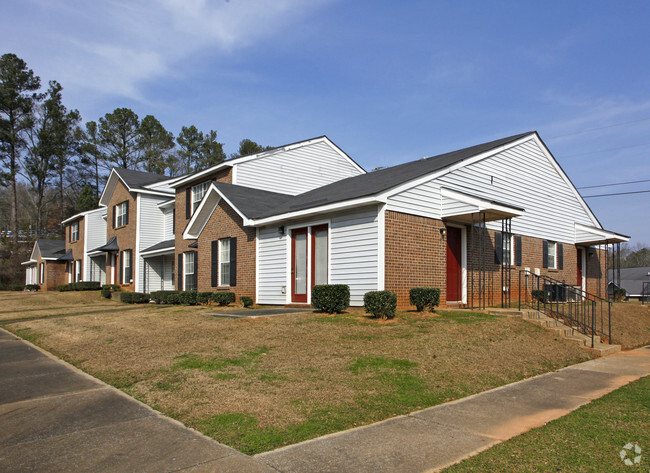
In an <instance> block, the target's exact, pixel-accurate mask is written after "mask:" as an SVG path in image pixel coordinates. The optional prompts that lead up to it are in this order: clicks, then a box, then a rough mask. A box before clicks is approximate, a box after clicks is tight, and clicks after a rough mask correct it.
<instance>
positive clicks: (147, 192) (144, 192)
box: [132, 189, 176, 197]
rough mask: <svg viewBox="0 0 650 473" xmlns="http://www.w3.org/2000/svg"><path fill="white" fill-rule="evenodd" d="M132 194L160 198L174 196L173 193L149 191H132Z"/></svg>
mask: <svg viewBox="0 0 650 473" xmlns="http://www.w3.org/2000/svg"><path fill="white" fill-rule="evenodd" d="M132 192H135V193H138V194H149V195H159V196H161V197H174V196H175V195H176V194H175V193H174V192H164V191H152V190H149V189H134V190H133V191H132Z"/></svg>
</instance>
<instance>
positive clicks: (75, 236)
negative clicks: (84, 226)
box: [70, 220, 79, 243]
mask: <svg viewBox="0 0 650 473" xmlns="http://www.w3.org/2000/svg"><path fill="white" fill-rule="evenodd" d="M78 240H79V221H78V220H77V221H76V222H74V223H72V224H71V225H70V243H74V242H75V241H78Z"/></svg>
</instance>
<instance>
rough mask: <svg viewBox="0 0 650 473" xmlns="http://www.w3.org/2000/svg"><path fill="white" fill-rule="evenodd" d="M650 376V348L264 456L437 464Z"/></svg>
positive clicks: (283, 465) (408, 468)
mask: <svg viewBox="0 0 650 473" xmlns="http://www.w3.org/2000/svg"><path fill="white" fill-rule="evenodd" d="M647 375H650V347H645V348H640V349H637V350H633V351H629V352H622V353H618V354H616V355H612V356H609V357H606V358H599V359H596V360H591V361H587V362H585V363H581V364H578V365H574V366H571V367H568V368H564V369H562V370H560V371H556V372H553V373H548V374H545V375H541V376H537V377H535V378H531V379H528V380H524V381H520V382H518V383H513V384H510V385H508V386H504V387H501V388H497V389H493V390H491V391H487V392H484V393H480V394H476V395H474V396H470V397H468V398H464V399H461V400H458V401H454V402H450V403H447V404H443V405H440V406H437V407H431V408H429V409H424V410H422V411H419V412H414V413H412V414H410V415H407V416H401V417H396V418H394V419H390V420H387V421H384V422H379V423H376V424H372V425H369V426H365V427H360V428H356V429H352V430H347V431H344V432H340V433H336V434H332V435H328V436H325V437H321V438H317V439H314V440H309V441H307V442H303V443H300V444H296V445H291V446H288V447H285V448H281V449H278V450H274V451H271V452H267V453H262V454H260V455H257V456H256V457H255V458H258V459H261V460H263V461H264V462H266V463H268V464H269V465H271V466H273V467H274V468H276V469H277V470H278V471H281V472H286V473H288V472H292V473H301V472H310V473H311V472H350V471H354V472H358V473H362V472H369V473H370V472H372V473H379V472H405V473H406V472H408V473H416V472H425V471H438V470H440V469H442V468H444V467H446V466H449V465H451V464H454V463H457V462H459V461H461V460H462V459H464V458H467V457H470V456H472V455H474V454H476V453H478V452H480V451H482V450H485V449H487V448H489V447H491V446H492V445H495V444H497V443H500V442H503V441H504V440H507V439H510V438H512V437H514V436H516V435H519V434H522V433H524V432H526V431H528V430H530V429H533V428H535V427H540V426H542V425H544V424H545V423H547V422H549V421H551V420H553V419H557V418H559V417H562V416H564V415H566V414H568V413H569V412H571V411H573V410H575V409H577V408H578V407H580V406H582V405H583V404H586V403H588V402H589V401H591V400H593V399H597V398H599V397H602V396H604V395H605V394H607V393H609V392H611V391H614V390H615V389H618V388H620V387H621V386H624V385H625V384H628V383H630V382H632V381H634V380H637V379H639V378H641V377H644V376H647Z"/></svg>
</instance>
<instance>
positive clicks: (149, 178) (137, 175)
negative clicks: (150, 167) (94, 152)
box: [114, 168, 171, 189]
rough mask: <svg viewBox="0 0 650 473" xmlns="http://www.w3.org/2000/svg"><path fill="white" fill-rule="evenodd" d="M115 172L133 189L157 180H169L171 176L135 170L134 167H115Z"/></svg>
mask: <svg viewBox="0 0 650 473" xmlns="http://www.w3.org/2000/svg"><path fill="white" fill-rule="evenodd" d="M114 169H115V172H116V173H117V174H118V175H119V176H120V177H121V178H122V180H123V181H124V182H125V183H126V185H127V186H129V188H131V189H136V188H139V187H145V186H149V185H151V184H155V183H156V182H162V181H167V180H169V179H171V177H167V176H161V175H160V174H154V173H152V172H144V171H134V170H132V169H124V168H114Z"/></svg>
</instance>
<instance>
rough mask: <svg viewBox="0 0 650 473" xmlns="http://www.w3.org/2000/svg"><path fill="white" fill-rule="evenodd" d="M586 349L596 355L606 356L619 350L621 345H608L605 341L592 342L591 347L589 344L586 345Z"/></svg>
mask: <svg viewBox="0 0 650 473" xmlns="http://www.w3.org/2000/svg"><path fill="white" fill-rule="evenodd" d="M587 351H589V352H590V353H591V354H592V355H596V356H608V355H613V354H614V353H618V352H619V351H621V346H620V345H608V344H607V343H598V344H594V347H593V348H591V346H589V347H587Z"/></svg>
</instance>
